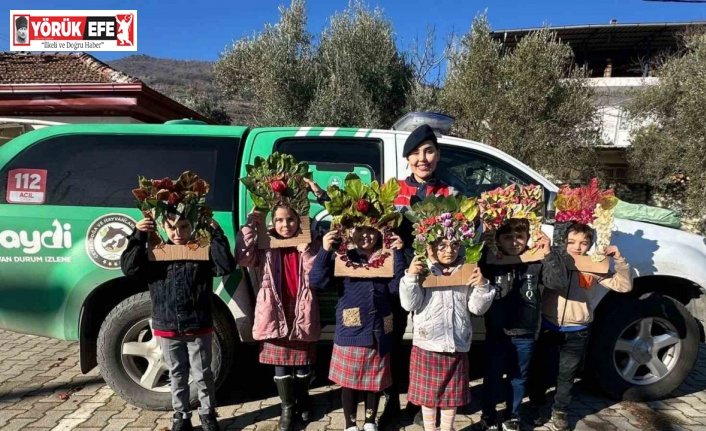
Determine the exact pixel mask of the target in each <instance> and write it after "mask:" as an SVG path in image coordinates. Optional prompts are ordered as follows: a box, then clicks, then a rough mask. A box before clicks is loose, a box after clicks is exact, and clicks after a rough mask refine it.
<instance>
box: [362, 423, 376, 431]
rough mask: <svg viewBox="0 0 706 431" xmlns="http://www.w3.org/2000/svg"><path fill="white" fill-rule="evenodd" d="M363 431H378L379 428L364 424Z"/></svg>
mask: <svg viewBox="0 0 706 431" xmlns="http://www.w3.org/2000/svg"><path fill="white" fill-rule="evenodd" d="M363 431H378V426H377V425H376V424H371V423H369V422H367V423H364V424H363Z"/></svg>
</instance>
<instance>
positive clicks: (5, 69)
mask: <svg viewBox="0 0 706 431" xmlns="http://www.w3.org/2000/svg"><path fill="white" fill-rule="evenodd" d="M182 118H191V119H196V120H201V121H204V122H206V123H209V124H210V123H211V121H210V120H208V119H207V118H205V117H204V116H202V115H201V114H199V113H198V112H195V111H193V110H192V109H190V108H187V107H186V106H184V105H182V104H180V103H178V102H176V101H175V100H172V99H170V98H169V97H167V96H165V95H163V94H161V93H159V92H157V91H155V90H153V89H151V88H150V87H148V86H147V85H145V83H143V82H142V81H140V80H139V79H137V78H134V77H131V76H128V75H126V74H124V73H122V72H120V71H118V70H115V69H113V68H111V67H110V66H108V65H106V64H105V63H102V62H101V61H99V60H97V59H96V58H94V57H92V56H90V55H88V54H85V53H79V54H76V53H56V54H46V53H42V54H26V53H8V52H0V145H2V144H3V143H5V142H7V141H8V140H10V139H12V138H14V137H16V136H18V135H20V134H22V133H24V132H26V131H29V130H32V129H35V128H40V127H44V126H47V125H51V124H60V123H163V122H165V121H167V120H174V119H182Z"/></svg>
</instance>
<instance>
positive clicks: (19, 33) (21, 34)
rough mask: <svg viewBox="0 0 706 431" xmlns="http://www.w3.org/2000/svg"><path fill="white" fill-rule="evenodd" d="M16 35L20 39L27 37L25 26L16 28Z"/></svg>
mask: <svg viewBox="0 0 706 431" xmlns="http://www.w3.org/2000/svg"><path fill="white" fill-rule="evenodd" d="M17 37H19V38H20V39H27V27H20V28H18V29H17Z"/></svg>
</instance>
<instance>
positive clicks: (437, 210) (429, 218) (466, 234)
mask: <svg viewBox="0 0 706 431" xmlns="http://www.w3.org/2000/svg"><path fill="white" fill-rule="evenodd" d="M479 212H480V208H479V207H478V203H477V201H476V199H471V198H468V197H466V196H455V197H454V196H449V197H444V196H434V195H430V196H427V198H426V199H424V200H423V201H421V202H417V203H416V204H414V205H412V208H411V209H410V210H409V211H407V212H406V213H405V217H407V219H409V220H410V221H411V222H412V223H413V224H414V244H413V247H414V253H415V254H416V255H418V256H420V257H422V258H423V259H426V247H427V244H431V243H433V242H435V241H437V240H440V239H444V238H446V239H450V240H455V241H458V242H459V243H460V244H461V246H462V247H463V249H464V250H465V262H467V263H477V262H478V261H479V260H480V257H481V251H482V249H483V243H482V242H481V241H479V237H478V235H476V228H475V220H476V219H477V218H478V214H479Z"/></svg>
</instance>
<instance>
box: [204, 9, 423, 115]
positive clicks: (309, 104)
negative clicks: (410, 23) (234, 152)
mask: <svg viewBox="0 0 706 431" xmlns="http://www.w3.org/2000/svg"><path fill="white" fill-rule="evenodd" d="M329 21H330V22H329V25H328V26H327V27H326V28H325V29H324V30H323V31H322V32H321V34H319V35H312V34H310V33H308V32H307V31H306V24H307V16H306V3H305V1H304V0H293V1H292V3H291V5H290V7H289V8H280V20H279V22H278V23H276V24H274V25H266V26H265V28H264V30H263V31H261V32H259V33H257V34H255V35H253V36H251V37H246V38H243V39H240V40H237V41H235V42H234V44H233V45H232V46H231V47H229V48H227V49H226V51H225V52H224V53H223V54H221V57H220V59H219V60H218V62H217V64H216V66H215V72H216V77H217V81H218V83H219V84H220V85H221V86H222V87H223V88H224V89H225V91H226V93H227V94H228V95H229V96H231V97H234V98H250V99H252V100H254V101H255V102H256V115H255V120H256V122H257V123H258V124H259V125H279V126H282V125H324V124H325V125H335V126H349V127H385V128H387V127H389V126H390V125H391V124H392V122H393V121H394V120H395V119H396V118H397V117H399V116H400V115H401V113H402V110H403V108H404V106H405V104H406V97H407V93H408V91H409V88H410V81H411V69H410V67H409V66H408V65H407V63H406V62H405V61H404V57H403V55H401V54H400V52H399V50H398V49H397V46H396V44H395V39H394V33H393V30H392V23H391V22H390V21H389V20H387V19H386V18H385V16H384V14H383V13H382V11H381V10H379V9H374V10H370V9H368V8H367V7H365V6H364V5H363V3H361V2H359V1H357V0H356V1H352V2H351V3H350V4H349V5H348V7H347V8H346V9H345V10H344V11H342V12H338V13H336V14H334V15H333V16H332V17H331V18H330V20H329Z"/></svg>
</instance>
